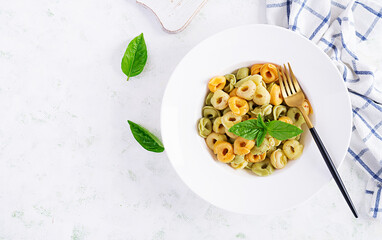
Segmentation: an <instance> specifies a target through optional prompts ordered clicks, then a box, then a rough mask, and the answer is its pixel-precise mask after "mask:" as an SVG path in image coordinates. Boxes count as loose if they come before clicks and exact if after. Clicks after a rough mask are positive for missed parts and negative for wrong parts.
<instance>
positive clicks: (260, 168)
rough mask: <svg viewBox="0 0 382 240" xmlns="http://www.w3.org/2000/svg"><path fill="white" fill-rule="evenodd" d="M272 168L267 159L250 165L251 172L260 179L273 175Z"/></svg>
mask: <svg viewBox="0 0 382 240" xmlns="http://www.w3.org/2000/svg"><path fill="white" fill-rule="evenodd" d="M273 170H274V168H273V166H272V164H271V163H270V161H269V159H265V160H264V161H262V162H257V163H254V164H253V165H252V172H253V173H254V174H256V175H258V176H260V177H265V176H268V175H271V174H272V173H273Z"/></svg>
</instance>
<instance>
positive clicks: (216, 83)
mask: <svg viewBox="0 0 382 240" xmlns="http://www.w3.org/2000/svg"><path fill="white" fill-rule="evenodd" d="M225 83H226V79H225V77H224V76H217V77H214V78H212V79H211V80H210V81H209V82H208V88H209V89H210V91H211V92H216V91H217V90H222V89H223V88H224V86H225Z"/></svg>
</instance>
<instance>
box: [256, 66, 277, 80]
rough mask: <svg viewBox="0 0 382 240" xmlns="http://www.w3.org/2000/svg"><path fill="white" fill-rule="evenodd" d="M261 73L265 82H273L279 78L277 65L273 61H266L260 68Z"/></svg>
mask: <svg viewBox="0 0 382 240" xmlns="http://www.w3.org/2000/svg"><path fill="white" fill-rule="evenodd" d="M260 74H261V76H262V77H263V80H264V82H265V83H272V82H274V81H276V80H278V79H279V75H278V72H277V67H276V66H275V65H273V64H271V63H266V64H264V65H263V66H262V67H261V68H260Z"/></svg>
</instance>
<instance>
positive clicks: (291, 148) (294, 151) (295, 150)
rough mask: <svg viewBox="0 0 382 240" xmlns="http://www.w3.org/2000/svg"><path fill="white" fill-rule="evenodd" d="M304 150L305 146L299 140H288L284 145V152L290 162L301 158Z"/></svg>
mask: <svg viewBox="0 0 382 240" xmlns="http://www.w3.org/2000/svg"><path fill="white" fill-rule="evenodd" d="M303 149H304V146H303V145H302V144H301V143H299V142H298V141H297V140H288V141H286V142H285V143H284V145H283V151H284V153H285V155H286V156H287V158H288V159H290V160H294V159H297V158H299V157H300V156H301V154H302V150H303Z"/></svg>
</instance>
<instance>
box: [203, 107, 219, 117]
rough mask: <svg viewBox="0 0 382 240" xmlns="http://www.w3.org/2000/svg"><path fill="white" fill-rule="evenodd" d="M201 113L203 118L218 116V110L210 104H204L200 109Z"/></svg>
mask: <svg viewBox="0 0 382 240" xmlns="http://www.w3.org/2000/svg"><path fill="white" fill-rule="evenodd" d="M202 115H203V117H205V118H208V119H214V118H217V117H220V112H219V110H217V109H215V108H214V107H212V106H204V107H203V109H202Z"/></svg>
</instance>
